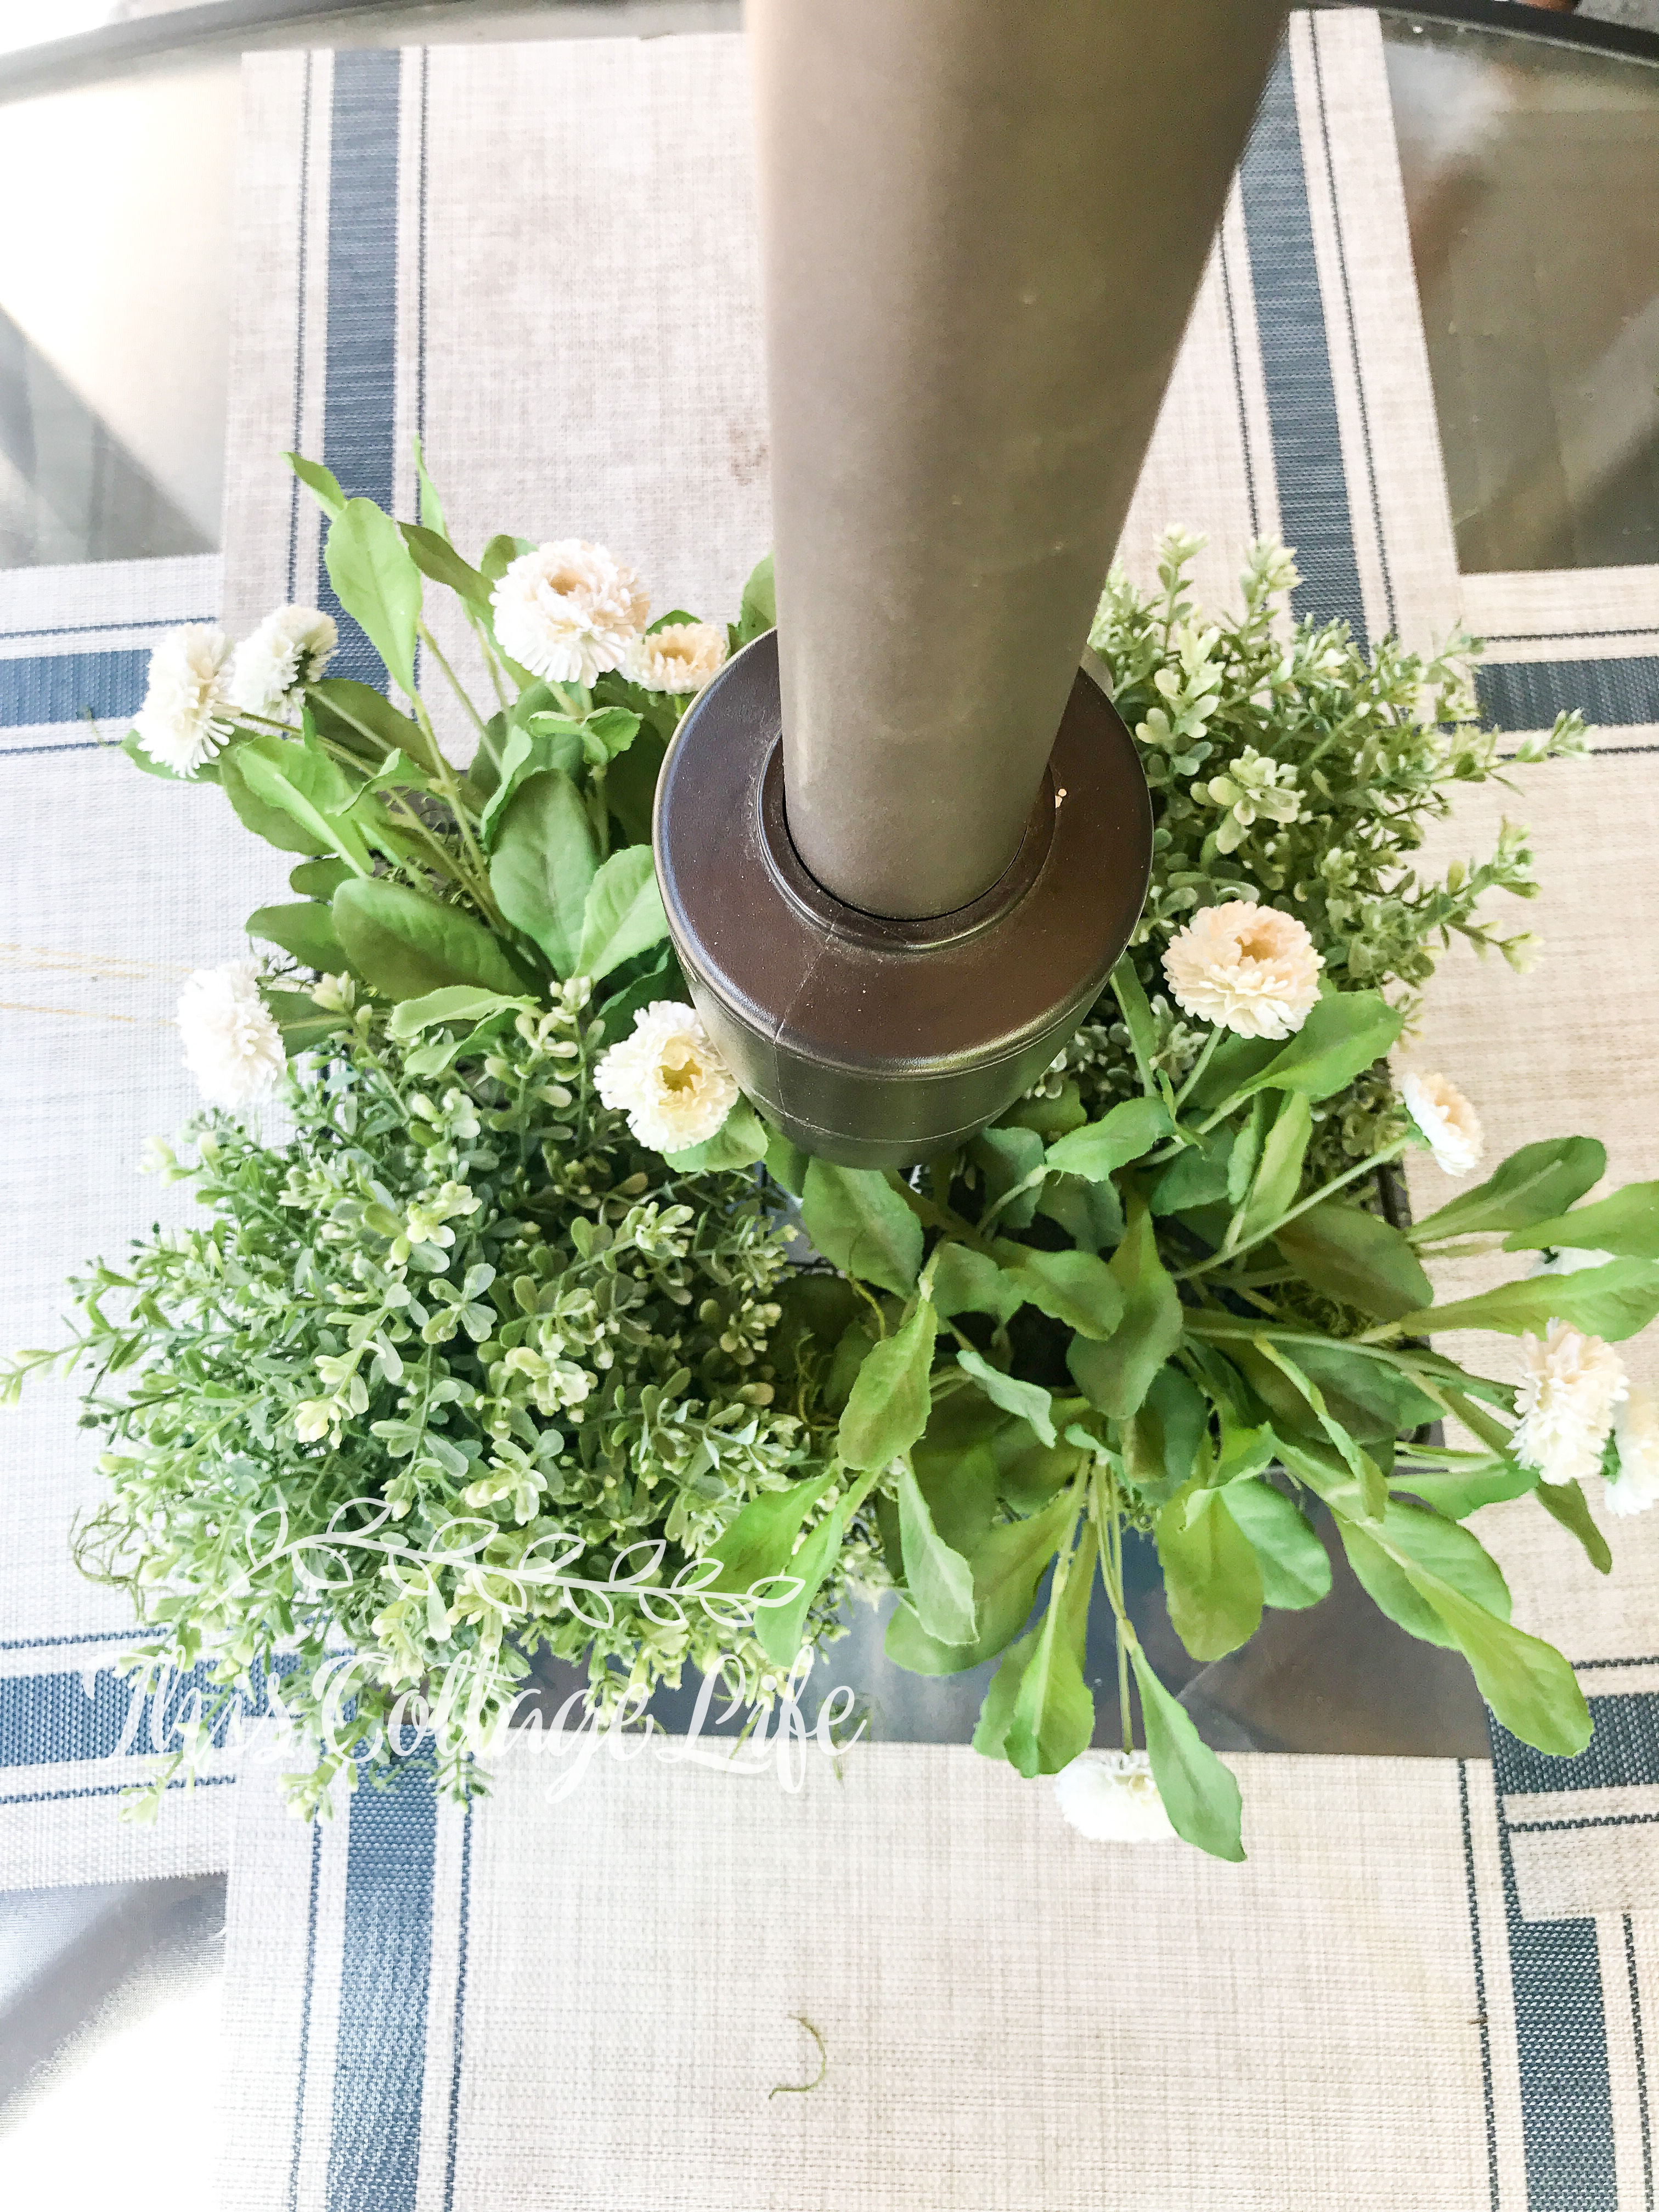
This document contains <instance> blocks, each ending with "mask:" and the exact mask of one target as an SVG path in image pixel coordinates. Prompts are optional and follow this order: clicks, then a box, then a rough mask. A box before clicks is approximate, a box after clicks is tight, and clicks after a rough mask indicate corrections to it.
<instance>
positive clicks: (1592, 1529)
mask: <svg viewBox="0 0 1659 2212" xmlns="http://www.w3.org/2000/svg"><path fill="white" fill-rule="evenodd" d="M1537 1488H1538V1502H1539V1504H1541V1506H1542V1507H1543V1509H1544V1510H1545V1511H1546V1512H1547V1514H1548V1515H1549V1516H1551V1518H1552V1519H1553V1520H1556V1521H1559V1522H1560V1523H1561V1526H1562V1527H1563V1528H1565V1529H1566V1530H1567V1531H1568V1533H1569V1534H1571V1535H1574V1536H1577V1539H1578V1541H1579V1542H1580V1543H1581V1544H1582V1545H1583V1547H1584V1556H1585V1558H1586V1559H1589V1563H1590V1565H1591V1566H1593V1567H1594V1568H1595V1571H1596V1572H1597V1574H1600V1575H1607V1574H1611V1573H1612V1572H1613V1553H1611V1552H1610V1551H1609V1550H1608V1548H1607V1538H1606V1537H1605V1536H1604V1535H1603V1534H1601V1530H1600V1529H1599V1528H1597V1527H1596V1525H1595V1522H1594V1521H1593V1520H1592V1519H1591V1518H1590V1510H1589V1504H1588V1502H1587V1501H1586V1499H1585V1497H1584V1492H1583V1489H1582V1487H1581V1486H1580V1485H1579V1484H1577V1483H1576V1482H1541V1483H1539V1485H1538V1486H1537Z"/></svg>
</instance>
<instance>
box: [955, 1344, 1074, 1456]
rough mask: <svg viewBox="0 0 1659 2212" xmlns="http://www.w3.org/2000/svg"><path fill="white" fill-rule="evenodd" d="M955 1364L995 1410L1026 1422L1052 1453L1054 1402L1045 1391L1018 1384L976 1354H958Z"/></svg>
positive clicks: (1011, 1377) (1031, 1385)
mask: <svg viewBox="0 0 1659 2212" xmlns="http://www.w3.org/2000/svg"><path fill="white" fill-rule="evenodd" d="M957 1365H958V1366H959V1367H961V1368H962V1369H963V1370H964V1371H965V1372H966V1373H967V1374H969V1375H971V1376H973V1378H974V1380H975V1383H978V1385H979V1387H980V1389H981V1390H983V1392H984V1393H985V1395H986V1396H987V1398H988V1399H989V1400H990V1401H991V1403H992V1404H993V1405H994V1406H1000V1407H1001V1408H1002V1410H1003V1412H1004V1413H1017V1414H1018V1416H1019V1417H1020V1419H1022V1420H1024V1421H1029V1422H1030V1425H1031V1426H1032V1428H1034V1429H1035V1430H1036V1433H1037V1435H1038V1437H1040V1438H1041V1439H1042V1442H1043V1443H1045V1444H1047V1445H1048V1447H1049V1449H1051V1450H1052V1449H1053V1448H1054V1443H1055V1441H1056V1439H1055V1436H1054V1399H1053V1397H1052V1396H1051V1395H1050V1394H1049V1393H1048V1391H1047V1390H1045V1389H1042V1386H1041V1385H1040V1384H1038V1383H1020V1382H1018V1381H1016V1379H1015V1378H1014V1376H1012V1375H1005V1374H1004V1373H1003V1372H1002V1370H1001V1369H1000V1368H997V1367H993V1366H992V1364H991V1363H990V1361H989V1360H988V1359H984V1358H981V1356H980V1354H979V1353H978V1352H974V1351H971V1350H966V1349H965V1350H963V1351H961V1352H957Z"/></svg>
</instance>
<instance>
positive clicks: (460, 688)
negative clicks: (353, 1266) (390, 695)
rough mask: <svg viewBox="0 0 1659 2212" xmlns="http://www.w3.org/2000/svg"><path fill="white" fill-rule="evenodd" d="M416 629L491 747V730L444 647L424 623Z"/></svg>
mask: <svg viewBox="0 0 1659 2212" xmlns="http://www.w3.org/2000/svg"><path fill="white" fill-rule="evenodd" d="M416 630H417V631H418V632H419V635H420V637H421V641H422V643H423V644H424V646H425V647H426V649H427V651H428V653H430V654H431V655H432V658H433V659H435V661H436V662H437V664H438V665H439V667H440V668H441V669H442V671H443V672H444V674H445V675H446V676H447V678H448V679H449V688H450V690H452V691H453V693H454V694H455V696H456V697H457V698H458V699H459V701H460V702H461V704H462V706H463V707H465V709H466V711H467V714H468V715H469V717H470V718H471V723H472V726H473V728H474V729H475V730H476V731H477V732H478V735H479V737H480V738H483V742H484V744H485V746H486V747H489V731H488V730H487V729H486V728H485V727H484V720H483V715H482V714H480V713H479V712H478V710H477V708H476V707H475V706H474V705H473V703H472V702H471V699H470V698H469V697H468V696H467V694H466V690H465V685H464V684H462V682H461V679H460V678H459V676H457V674H456V673H455V671H454V670H453V668H452V667H451V666H450V665H449V663H448V661H447V660H446V659H445V658H444V653H443V647H441V645H440V644H439V643H438V641H437V639H436V638H435V637H434V636H433V635H432V633H431V631H430V630H429V629H428V628H427V626H426V624H425V623H416ZM498 765H499V763H498Z"/></svg>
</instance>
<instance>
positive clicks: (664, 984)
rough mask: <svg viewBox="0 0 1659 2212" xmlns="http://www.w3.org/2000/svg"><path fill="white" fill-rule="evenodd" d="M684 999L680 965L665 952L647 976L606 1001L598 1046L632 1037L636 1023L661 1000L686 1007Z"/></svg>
mask: <svg viewBox="0 0 1659 2212" xmlns="http://www.w3.org/2000/svg"><path fill="white" fill-rule="evenodd" d="M685 995H686V993H685V978H684V976H683V975H681V973H680V963H679V962H678V960H676V959H675V957H674V956H673V953H672V952H671V951H667V950H665V951H664V952H663V954H662V956H661V957H660V958H659V960H658V961H657V962H656V963H655V964H654V965H653V967H652V968H650V969H647V972H646V974H644V975H638V976H635V979H634V981H632V982H631V983H627V984H624V985H623V988H622V989H621V990H620V991H617V992H616V993H615V994H613V995H612V996H611V997H610V998H608V999H607V1000H605V1004H604V1006H601V1008H600V1009H599V1042H600V1043H601V1044H615V1043H616V1042H617V1040H618V1039H619V1038H621V1037H625V1036H632V1035H633V1032H634V1024H635V1019H636V1018H637V1017H638V1016H639V1015H640V1014H641V1013H642V1012H644V1011H645V1009H646V1007H647V1006H654V1005H655V1004H656V1003H657V1001H658V1000H661V999H667V1000H671V1001H672V1002H673V1003H675V1004H676V1005H682V1006H683V1005H684V1002H685Z"/></svg>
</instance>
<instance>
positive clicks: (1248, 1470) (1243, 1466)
mask: <svg viewBox="0 0 1659 2212" xmlns="http://www.w3.org/2000/svg"><path fill="white" fill-rule="evenodd" d="M1278 1451H1279V1439H1278V1437H1275V1436H1274V1434H1273V1431H1272V1430H1271V1429H1270V1428H1268V1427H1267V1426H1266V1425H1265V1424H1264V1425H1262V1426H1261V1427H1259V1428H1247V1427H1244V1426H1243V1425H1241V1424H1240V1423H1239V1422H1238V1421H1237V1420H1236V1419H1234V1418H1233V1415H1232V1413H1231V1409H1230V1408H1229V1407H1227V1406H1225V1405H1223V1407H1221V1449H1220V1451H1219V1452H1218V1455H1217V1456H1216V1464H1215V1471H1214V1474H1213V1477H1212V1480H1214V1481H1215V1482H1216V1483H1217V1484H1218V1485H1219V1484H1223V1483H1229V1482H1243V1481H1244V1480H1246V1479H1247V1478H1248V1477H1249V1476H1251V1475H1255V1474H1265V1473H1266V1472H1267V1468H1270V1467H1271V1466H1272V1465H1273V1460H1274V1458H1275V1457H1276V1455H1277V1454H1278Z"/></svg>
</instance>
